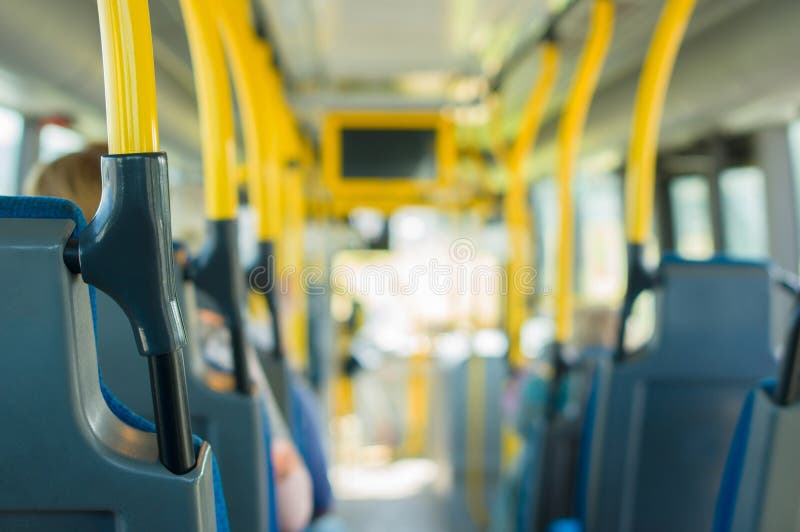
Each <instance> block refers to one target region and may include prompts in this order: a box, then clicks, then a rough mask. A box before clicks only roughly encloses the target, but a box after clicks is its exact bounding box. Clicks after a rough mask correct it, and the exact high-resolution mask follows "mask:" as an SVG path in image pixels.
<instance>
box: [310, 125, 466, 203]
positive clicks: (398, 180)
mask: <svg viewBox="0 0 800 532" xmlns="http://www.w3.org/2000/svg"><path fill="white" fill-rule="evenodd" d="M455 159H456V148H455V139H454V133H453V126H452V123H451V122H450V121H449V120H447V119H446V118H444V117H443V115H442V114H441V113H439V112H420V111H336V112H331V113H329V114H328V115H327V116H326V119H325V126H324V131H323V138H322V165H323V173H324V180H325V184H326V186H327V187H328V189H329V190H330V191H331V192H332V194H333V199H334V202H336V203H339V204H343V203H344V204H352V205H374V206H379V207H380V206H381V205H392V206H397V205H401V204H404V203H409V202H414V201H418V200H420V199H421V198H422V197H423V196H424V195H425V193H426V192H430V191H432V190H434V189H436V188H440V187H444V186H447V185H448V184H449V183H450V182H451V179H452V173H453V168H454V166H455Z"/></svg>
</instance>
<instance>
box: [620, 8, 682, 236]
mask: <svg viewBox="0 0 800 532" xmlns="http://www.w3.org/2000/svg"><path fill="white" fill-rule="evenodd" d="M695 3H696V0H668V1H667V3H666V4H665V6H664V9H663V11H662V12H661V17H660V18H659V21H658V25H657V26H656V29H655V32H654V34H653V40H652V42H651V43H650V48H649V50H648V52H647V58H646V59H645V63H644V67H643V68H642V74H641V78H640V80H639V88H638V92H637V94H636V107H635V110H634V114H633V126H632V130H631V140H630V145H629V147H628V160H627V173H626V176H625V181H626V185H625V204H626V213H625V214H626V216H625V219H626V222H627V237H628V241H629V242H630V243H632V244H644V243H645V241H646V240H647V237H648V236H649V235H650V231H651V229H652V225H653V200H654V198H653V195H654V188H655V170H656V150H657V149H658V133H659V130H660V128H661V119H662V116H663V112H664V101H665V99H666V95H667V88H668V87H669V81H670V78H671V77H672V70H673V67H674V65H675V59H676V58H677V55H678V50H679V49H680V45H681V41H682V40H683V36H684V34H685V33H686V27H687V25H688V24H689V20H690V19H691V16H692V12H693V10H694V6H695Z"/></svg>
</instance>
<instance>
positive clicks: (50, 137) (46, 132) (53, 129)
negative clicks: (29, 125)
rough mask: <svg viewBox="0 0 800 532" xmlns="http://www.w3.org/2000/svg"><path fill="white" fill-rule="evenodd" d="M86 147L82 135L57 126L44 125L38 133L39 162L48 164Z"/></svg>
mask: <svg viewBox="0 0 800 532" xmlns="http://www.w3.org/2000/svg"><path fill="white" fill-rule="evenodd" d="M84 146H86V140H85V139H84V138H83V135H81V134H80V133H78V132H77V131H74V130H72V129H69V128H67V127H64V126H59V125H58V124H45V125H44V126H42V129H41V130H40V131H39V162H42V163H49V162H51V161H53V160H55V159H58V158H59V157H61V156H62V155H66V154H68V153H73V152H76V151H80V150H82V149H83V148H84Z"/></svg>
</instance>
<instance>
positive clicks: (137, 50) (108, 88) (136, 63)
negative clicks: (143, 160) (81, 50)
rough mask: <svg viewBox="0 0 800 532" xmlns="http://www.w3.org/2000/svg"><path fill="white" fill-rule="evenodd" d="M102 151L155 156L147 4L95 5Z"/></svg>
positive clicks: (139, 0)
mask: <svg viewBox="0 0 800 532" xmlns="http://www.w3.org/2000/svg"><path fill="white" fill-rule="evenodd" d="M97 8H98V13H99V15H100V36H101V39H102V43H103V71H104V77H105V92H106V122H107V125H108V150H109V152H110V153H112V154H124V153H148V152H156V151H158V149H159V144H158V118H157V114H158V113H157V107H156V77H155V69H154V66H153V39H152V36H151V34H150V11H149V9H148V4H147V0H128V1H127V2H124V3H123V2H120V1H118V0H98V1H97Z"/></svg>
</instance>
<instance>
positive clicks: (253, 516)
mask: <svg viewBox="0 0 800 532" xmlns="http://www.w3.org/2000/svg"><path fill="white" fill-rule="evenodd" d="M177 286H178V299H179V302H180V304H181V311H182V313H183V315H184V317H185V323H186V329H187V331H186V332H187V339H188V344H187V346H186V351H185V357H186V384H187V392H188V395H189V405H190V408H191V415H192V429H193V430H194V431H195V432H196V433H197V434H199V435H200V436H202V437H203V438H204V439H205V440H206V441H208V442H209V443H211V445H212V446H213V448H214V454H215V455H216V457H217V461H218V462H219V467H220V471H221V474H222V479H223V482H224V484H225V495H226V499H227V502H228V515H229V519H230V525H231V529H232V530H233V531H234V532H237V531H242V532H246V531H265V530H268V529H269V512H270V509H269V505H268V501H269V490H270V489H271V486H270V485H269V476H268V473H267V471H268V470H267V444H266V441H265V427H264V424H263V421H262V417H261V415H262V414H261V410H260V408H261V406H260V404H259V401H260V397H261V394H262V391H261V390H260V389H259V388H258V387H257V386H256V385H255V383H254V387H253V390H252V391H251V393H250V394H248V395H242V394H239V393H237V392H236V391H235V390H234V385H233V379H232V377H231V376H230V375H228V374H225V373H222V372H219V371H216V370H214V369H212V368H210V367H209V365H208V364H206V363H205V361H204V360H203V357H202V355H201V354H200V349H199V346H198V345H197V342H196V335H195V334H193V333H194V330H193V329H195V325H196V314H197V312H196V306H195V302H194V287H193V285H192V283H190V282H179V283H178V285H177ZM97 311H98V312H97V314H98V320H97V321H98V345H99V346H100V367H101V369H102V371H103V376H104V379H105V382H106V384H107V385H108V387H109V388H110V389H111V390H112V391H113V392H114V393H115V394H117V396H118V397H119V398H120V399H121V400H122V401H124V402H126V403H127V404H128V405H130V406H131V407H133V408H141V409H142V410H141V412H142V414H146V417H148V419H152V407H151V406H150V405H151V400H150V389H149V388H148V386H147V380H144V385H141V383H142V381H141V379H142V378H144V379H146V374H147V364H145V363H144V361H143V360H141V356H139V354H138V352H137V350H136V344H135V342H134V338H133V334H132V333H131V328H130V325H129V324H128V321H127V318H126V317H125V314H124V313H123V311H122V309H121V308H120V307H119V306H118V305H117V304H116V303H115V302H114V301H113V300H112V299H111V298H109V297H107V296H105V295H103V294H98V296H97ZM251 365H252V364H251ZM257 370H258V369H257V368H253V371H257ZM133 375H135V376H136V377H133V378H132V376H133ZM262 381H263V380H262Z"/></svg>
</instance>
